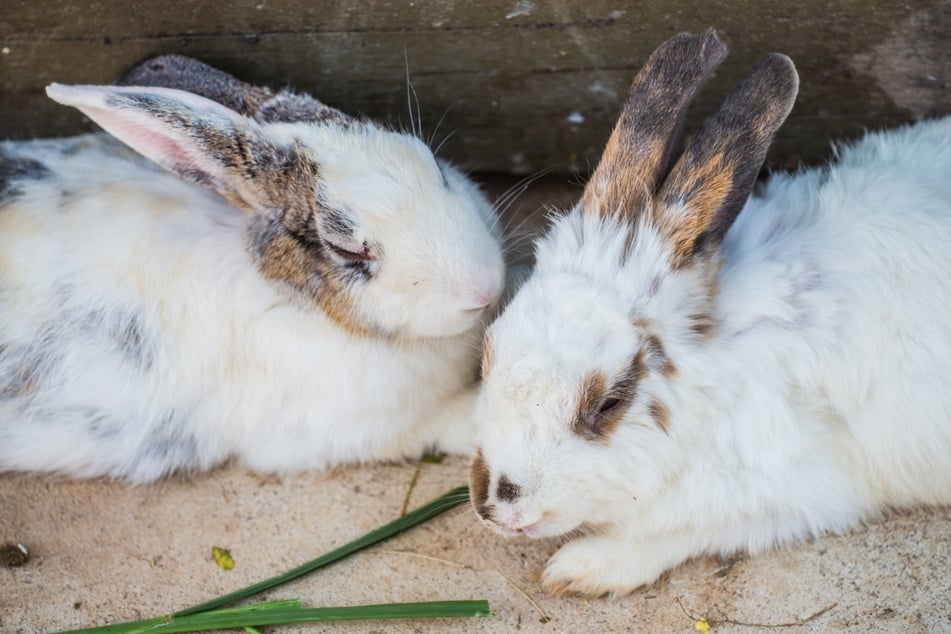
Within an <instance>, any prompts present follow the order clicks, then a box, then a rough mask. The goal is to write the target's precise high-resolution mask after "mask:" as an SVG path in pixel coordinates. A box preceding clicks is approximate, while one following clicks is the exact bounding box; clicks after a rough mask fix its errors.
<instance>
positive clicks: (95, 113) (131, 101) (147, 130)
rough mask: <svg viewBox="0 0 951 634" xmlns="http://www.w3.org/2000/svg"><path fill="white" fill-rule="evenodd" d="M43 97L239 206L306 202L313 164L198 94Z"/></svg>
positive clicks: (108, 90)
mask: <svg viewBox="0 0 951 634" xmlns="http://www.w3.org/2000/svg"><path fill="white" fill-rule="evenodd" d="M46 92H47V94H48V95H49V96H50V97H51V98H52V99H54V100H55V101H58V102H59V103H61V104H64V105H68V106H73V107H74V108H78V109H79V110H81V111H82V112H83V113H84V114H86V115H87V116H88V117H89V118H90V119H92V120H93V121H95V122H96V123H98V124H99V125H100V126H102V128H103V129H105V130H106V131H107V132H109V133H110V134H112V135H113V136H114V137H116V138H117V139H119V140H120V141H122V142H123V143H125V144H126V145H128V146H129V147H131V148H132V149H134V150H136V151H137V152H139V153H140V154H142V155H144V156H146V157H148V158H150V159H152V160H153V161H155V162H156V163H158V164H159V165H161V166H163V167H165V168H166V169H168V170H170V171H172V172H175V173H176V174H178V175H180V176H182V177H184V178H186V179H187V180H190V181H193V182H196V183H200V184H202V185H205V186H207V187H211V188H213V189H215V190H217V191H218V192H219V193H221V194H222V195H223V196H225V197H226V198H228V199H229V200H230V201H231V202H232V203H234V204H235V205H236V206H237V207H239V208H241V209H243V210H245V211H249V212H253V213H262V212H270V211H273V210H279V209H282V208H283V207H284V206H285V204H284V203H285V202H286V200H287V199H288V197H291V196H297V197H299V198H300V197H304V196H305V195H306V192H307V191H308V188H312V187H313V183H314V182H315V179H316V166H315V165H314V164H313V162H312V161H310V160H309V159H307V157H305V156H303V155H302V154H301V153H300V152H299V151H298V150H297V149H296V148H295V147H284V146H277V145H275V144H274V143H272V142H271V141H270V140H269V138H268V137H267V136H266V135H265V134H263V133H262V130H261V126H260V125H258V124H257V123H256V122H254V121H252V120H251V119H249V118H247V117H245V116H242V115H240V114H238V113H237V112H235V111H234V110H231V109H229V108H226V107H224V106H222V105H221V104H219V103H218V102H216V101H212V100H210V99H206V98H204V97H201V96H199V95H196V94H194V93H191V92H187V91H183V90H174V89H170V88H161V87H159V88H156V87H140V86H64V85H61V84H51V85H50V86H48V87H47V89H46Z"/></svg>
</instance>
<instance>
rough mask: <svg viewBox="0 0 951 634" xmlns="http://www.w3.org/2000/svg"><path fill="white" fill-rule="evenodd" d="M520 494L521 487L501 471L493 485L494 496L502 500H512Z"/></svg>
mask: <svg viewBox="0 0 951 634" xmlns="http://www.w3.org/2000/svg"><path fill="white" fill-rule="evenodd" d="M521 494H522V487H520V486H519V485H517V484H515V483H514V482H512V481H511V480H509V479H508V477H507V476H506V475H505V474H504V473H503V474H502V475H500V476H499V483H498V485H497V486H496V487H495V497H497V498H498V499H499V500H501V501H503V502H514V501H515V500H517V499H518V496H519V495H521Z"/></svg>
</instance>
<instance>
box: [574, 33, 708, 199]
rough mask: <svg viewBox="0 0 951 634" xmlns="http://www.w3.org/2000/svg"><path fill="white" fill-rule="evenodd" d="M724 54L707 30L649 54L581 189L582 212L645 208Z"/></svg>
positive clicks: (676, 39)
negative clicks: (686, 119) (687, 116)
mask: <svg viewBox="0 0 951 634" xmlns="http://www.w3.org/2000/svg"><path fill="white" fill-rule="evenodd" d="M726 54H727V47H726V45H725V44H724V43H723V42H722V41H721V40H720V38H719V37H717V35H716V33H715V32H714V31H713V30H712V29H711V30H709V31H707V32H706V33H704V34H702V35H690V34H689V33H681V34H679V35H676V36H674V37H673V38H671V39H669V40H667V41H666V42H664V43H663V44H662V45H661V46H660V47H659V48H658V49H657V50H655V51H654V52H653V53H652V54H651V56H650V58H649V59H648V60H647V63H646V64H645V65H644V67H643V68H642V69H641V70H640V72H639V73H638V74H637V76H636V77H635V78H634V83H633V84H632V85H631V89H630V90H629V91H628V95H627V99H626V100H625V102H624V107H623V109H622V111H621V116H620V118H619V119H618V122H617V124H616V125H615V126H614V131H613V132H612V133H611V137H610V138H609V139H608V143H607V146H606V147H605V149H604V154H603V155H602V156H601V162H600V163H599V164H598V168H597V169H596V170H595V171H594V174H593V175H592V176H591V179H590V180H589V181H588V186H587V187H586V188H585V192H584V196H583V198H582V206H583V208H584V209H585V210H586V212H587V213H595V214H599V215H605V216H607V215H617V214H620V215H629V216H630V215H637V214H640V213H642V212H643V211H644V210H646V209H648V208H649V206H650V202H651V200H652V199H653V194H654V192H655V191H656V188H657V186H658V185H659V183H660V181H661V179H662V177H663V175H664V174H665V173H666V170H667V169H668V168H669V166H670V162H671V157H672V155H673V152H674V150H675V149H676V142H677V138H678V136H679V134H680V131H681V129H682V127H683V120H684V115H685V112H686V110H687V106H688V105H689V104H690V102H691V100H692V99H693V97H694V95H695V94H696V92H697V90H699V89H700V87H701V86H703V84H704V83H706V81H707V79H709V77H710V76H711V75H712V74H713V71H714V69H716V67H717V66H718V65H719V64H720V62H722V61H723V60H724V58H726Z"/></svg>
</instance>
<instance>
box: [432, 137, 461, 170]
mask: <svg viewBox="0 0 951 634" xmlns="http://www.w3.org/2000/svg"><path fill="white" fill-rule="evenodd" d="M458 129H459V128H453V129H452V131H451V132H449V134H447V135H446V137H445V138H444V139H443V140H442V141H440V142H439V145H437V146H436V149H435V150H433V154H439V150H441V149H442V146H443V144H444V143H445V142H446V141H448V140H449V139H451V138H452V135H454V134H455V133H456V131H457V130H458ZM456 169H458V167H457V168H456Z"/></svg>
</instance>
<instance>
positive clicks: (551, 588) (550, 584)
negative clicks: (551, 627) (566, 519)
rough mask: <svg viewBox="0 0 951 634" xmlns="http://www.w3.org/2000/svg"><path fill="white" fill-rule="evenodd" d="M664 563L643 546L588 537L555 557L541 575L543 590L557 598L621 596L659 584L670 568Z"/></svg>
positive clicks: (567, 545) (565, 546)
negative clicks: (664, 573) (663, 574)
mask: <svg viewBox="0 0 951 634" xmlns="http://www.w3.org/2000/svg"><path fill="white" fill-rule="evenodd" d="M665 561H666V558H664V557H658V556H657V555H656V554H653V553H651V550H650V548H648V547H645V546H643V545H639V544H632V543H631V542H630V541H625V540H621V539H617V538H611V537H604V536H599V537H588V538H584V539H579V540H576V541H572V542H569V543H567V544H565V545H564V546H562V547H561V548H560V549H559V550H558V552H556V553H555V554H554V555H552V557H551V558H550V559H549V560H548V565H547V566H546V567H545V572H544V573H542V586H543V587H544V588H545V590H547V591H548V592H550V593H551V594H555V595H579V596H585V597H600V596H604V595H611V596H621V595H625V594H629V593H631V592H633V591H634V590H636V589H637V588H638V587H640V586H643V585H647V584H650V583H653V582H654V581H655V580H657V578H658V577H660V575H661V574H662V573H663V572H664V571H665V570H666V568H667V566H666V565H665Z"/></svg>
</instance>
